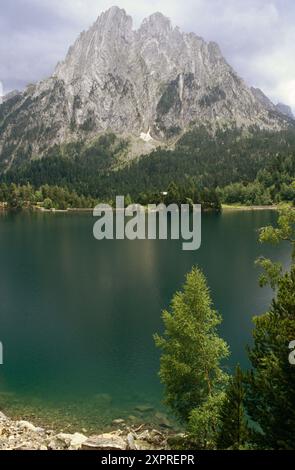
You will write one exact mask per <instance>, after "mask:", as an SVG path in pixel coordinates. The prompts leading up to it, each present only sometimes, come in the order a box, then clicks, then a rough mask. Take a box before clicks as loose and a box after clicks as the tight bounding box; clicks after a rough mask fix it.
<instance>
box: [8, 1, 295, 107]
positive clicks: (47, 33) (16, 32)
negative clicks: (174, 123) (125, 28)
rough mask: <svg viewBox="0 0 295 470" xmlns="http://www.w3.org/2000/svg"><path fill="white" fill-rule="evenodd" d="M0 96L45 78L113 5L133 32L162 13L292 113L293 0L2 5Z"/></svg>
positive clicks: (294, 103)
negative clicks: (209, 45) (217, 50)
mask: <svg viewBox="0 0 295 470" xmlns="http://www.w3.org/2000/svg"><path fill="white" fill-rule="evenodd" d="M0 2H1V3H0V96H1V95H2V94H3V93H4V94H5V93H7V92H9V91H11V90H13V89H23V88H24V87H25V86H26V85H27V84H28V83H32V82H35V81H38V80H40V79H43V78H46V77H48V76H50V75H51V74H52V72H53V70H54V68H55V65H56V63H57V62H58V61H60V60H62V59H63V58H64V57H65V54H66V52H67V50H68V48H69V46H70V45H71V44H72V43H73V42H74V40H75V39H76V37H77V36H78V35H79V33H80V32H81V31H83V30H85V29H87V28H88V27H89V26H90V25H91V24H92V23H93V22H94V21H95V20H96V18H97V16H98V15H99V14H100V13H101V12H102V11H105V10H107V9H108V8H109V7H111V6H113V5H117V6H119V7H121V8H124V9H125V10H126V11H127V13H128V14H130V15H131V16H132V17H133V19H134V27H138V26H139V24H140V22H141V21H142V20H143V18H145V17H146V16H148V15H150V14H152V13H154V12H156V11H160V12H162V13H163V14H164V15H166V16H168V17H169V18H170V19H171V20H172V23H173V24H174V25H178V26H179V27H180V28H181V29H182V30H183V31H186V32H191V31H193V32H195V33H196V34H197V35H199V36H202V37H203V38H204V39H205V40H207V41H216V42H217V43H218V44H219V45H220V47H221V50H222V52H223V54H224V56H225V58H226V59H227V61H228V62H229V63H230V64H231V65H232V66H233V67H234V69H235V70H236V71H237V72H238V74H239V75H240V76H241V77H242V78H244V79H245V81H246V82H247V83H248V84H249V85H251V86H256V87H259V88H261V89H262V90H263V91H264V92H265V93H266V94H267V95H268V96H269V97H270V98H271V99H272V100H273V101H274V102H275V103H277V102H278V101H281V102H283V103H286V104H288V105H290V106H292V108H293V111H294V112H295V60H294V55H295V54H294V52H295V1H294V0H246V1H245V0H143V1H140V0H117V1H116V0H110V1H109V0H0Z"/></svg>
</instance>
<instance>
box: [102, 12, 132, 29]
mask: <svg viewBox="0 0 295 470" xmlns="http://www.w3.org/2000/svg"><path fill="white" fill-rule="evenodd" d="M132 23H133V21H132V18H131V16H129V15H127V13H126V11H125V10H124V9H123V8H119V7H117V6H113V7H111V8H109V9H108V10H106V11H104V12H103V13H102V14H101V15H99V17H98V18H97V20H96V23H95V26H96V27H97V28H98V29H101V30H110V31H114V30H116V29H122V28H127V29H129V30H131V29H132Z"/></svg>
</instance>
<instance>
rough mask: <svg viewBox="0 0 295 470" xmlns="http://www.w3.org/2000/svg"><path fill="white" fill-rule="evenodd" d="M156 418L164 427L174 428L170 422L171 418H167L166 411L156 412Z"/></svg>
mask: <svg viewBox="0 0 295 470" xmlns="http://www.w3.org/2000/svg"><path fill="white" fill-rule="evenodd" d="M155 418H156V419H157V421H158V422H159V424H160V426H162V427H164V428H172V427H173V426H172V424H171V423H170V421H169V419H168V418H167V416H166V415H165V414H164V413H160V412H157V413H156V414H155Z"/></svg>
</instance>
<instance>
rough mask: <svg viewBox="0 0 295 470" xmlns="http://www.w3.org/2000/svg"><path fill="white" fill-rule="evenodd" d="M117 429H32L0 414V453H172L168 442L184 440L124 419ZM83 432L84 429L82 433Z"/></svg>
mask: <svg viewBox="0 0 295 470" xmlns="http://www.w3.org/2000/svg"><path fill="white" fill-rule="evenodd" d="M114 424H116V425H117V426H118V428H117V429H116V430H114V431H112V432H105V433H101V434H98V435H90V436H87V435H86V434H82V433H80V432H75V433H73V434H70V433H66V432H64V431H63V430H61V431H60V432H55V431H53V430H51V429H46V428H43V427H38V426H35V425H34V424H33V423H31V422H29V421H24V420H16V419H10V418H9V417H7V416H6V415H5V414H4V413H3V412H2V411H0V435H1V439H0V451H1V450H10V451H11V450H44V451H45V450H49V451H50V450H54V451H56V450H58V451H59V450H69V451H70V450H72V451H77V450H86V451H87V450H97V451H104V450H117V451H118V450H119V451H127V450H132V451H140V450H154V451H156V450H171V448H170V445H169V441H170V440H171V443H172V442H174V441H175V439H177V438H180V437H183V435H180V434H177V433H176V432H175V431H172V430H171V429H170V430H169V429H161V430H159V429H154V428H152V427H151V426H149V425H148V424H142V425H140V426H138V425H137V426H128V425H127V423H126V422H125V421H124V420H120V419H118V420H115V421H114ZM82 431H83V430H82Z"/></svg>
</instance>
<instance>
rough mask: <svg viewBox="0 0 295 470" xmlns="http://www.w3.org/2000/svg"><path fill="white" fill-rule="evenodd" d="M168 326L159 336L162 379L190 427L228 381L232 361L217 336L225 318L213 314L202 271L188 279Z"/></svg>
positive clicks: (172, 405)
mask: <svg viewBox="0 0 295 470" xmlns="http://www.w3.org/2000/svg"><path fill="white" fill-rule="evenodd" d="M163 321H164V325H165V332H164V335H163V336H159V335H156V336H155V341H156V345H157V346H158V347H159V348H160V349H161V350H162V356H161V366H160V378H161V381H162V382H163V383H164V385H165V396H166V403H167V404H168V405H169V406H170V408H171V409H172V410H173V412H174V413H175V414H176V416H177V417H178V418H179V419H180V420H181V421H183V422H185V423H188V421H189V420H190V416H191V413H192V411H193V410H194V409H196V408H199V407H205V408H206V405H205V404H206V402H207V400H208V399H209V398H210V399H213V397H215V394H217V393H218V392H219V391H220V390H222V387H223V386H224V384H225V383H226V381H227V375H226V374H225V373H224V372H223V371H222V369H221V366H220V363H221V361H222V359H224V358H225V357H227V355H228V347H227V345H226V343H225V341H224V340H222V339H221V338H220V337H219V336H218V334H217V330H216V328H217V326H218V325H219V324H220V322H221V317H220V316H219V315H218V313H217V312H216V311H215V310H214V309H213V306H212V300H211V297H210V292H209V289H208V286H207V283H206V279H205V277H204V275H203V274H202V272H201V271H200V270H199V269H198V268H193V269H192V271H191V272H190V273H189V274H188V275H187V277H186V282H185V285H184V287H183V290H182V291H181V292H177V293H176V294H175V295H174V297H173V299H172V304H171V309H170V311H164V312H163ZM208 406H209V405H208ZM205 408H204V409H205ZM206 412H208V410H207V408H206ZM194 416H195V418H194V419H197V417H196V416H197V415H194ZM192 419H193V418H192Z"/></svg>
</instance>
